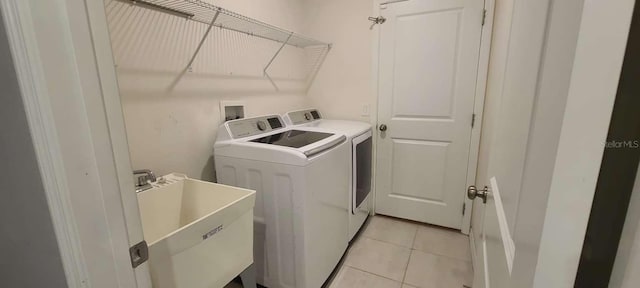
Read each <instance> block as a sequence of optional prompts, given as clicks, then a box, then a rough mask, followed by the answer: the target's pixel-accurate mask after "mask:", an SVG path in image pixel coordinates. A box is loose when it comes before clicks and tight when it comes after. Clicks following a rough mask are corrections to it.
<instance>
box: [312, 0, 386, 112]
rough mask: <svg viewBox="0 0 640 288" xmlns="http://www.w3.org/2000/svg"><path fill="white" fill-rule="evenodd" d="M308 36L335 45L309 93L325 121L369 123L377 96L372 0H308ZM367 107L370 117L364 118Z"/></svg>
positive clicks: (375, 30) (314, 105)
mask: <svg viewBox="0 0 640 288" xmlns="http://www.w3.org/2000/svg"><path fill="white" fill-rule="evenodd" d="M304 2H305V9H304V10H305V21H306V22H305V29H304V30H303V32H304V33H306V34H308V35H309V36H312V37H316V38H318V39H324V40H326V41H329V42H331V43H333V48H332V49H331V51H330V52H329V54H328V56H327V58H326V60H325V62H324V64H323V66H322V68H321V69H320V71H319V73H318V75H317V76H316V79H315V81H314V82H313V84H312V86H311V88H310V89H309V92H308V97H309V101H310V103H309V104H310V105H311V106H313V107H316V108H318V109H319V110H320V111H321V112H322V113H323V116H324V117H325V118H334V119H349V120H360V121H369V118H370V115H374V114H375V113H376V112H375V110H374V109H375V104H376V101H377V99H376V95H375V93H374V91H373V89H374V86H373V84H372V81H373V78H372V68H371V67H372V65H373V64H372V44H373V42H372V41H373V37H374V36H375V33H377V28H375V29H374V30H369V26H370V25H371V22H369V21H368V20H367V17H369V16H377V14H376V13H378V12H377V11H373V6H374V3H373V2H374V1H372V0H349V1H340V0H305V1H304ZM363 105H368V106H369V113H370V115H363V111H362V108H363Z"/></svg>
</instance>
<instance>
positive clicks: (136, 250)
mask: <svg viewBox="0 0 640 288" xmlns="http://www.w3.org/2000/svg"><path fill="white" fill-rule="evenodd" d="M129 256H130V257H131V267H133V268H136V267H138V266H139V265H140V264H142V263H144V262H147V260H149V247H148V246H147V241H144V240H142V241H141V242H139V243H138V244H136V245H133V246H131V248H129Z"/></svg>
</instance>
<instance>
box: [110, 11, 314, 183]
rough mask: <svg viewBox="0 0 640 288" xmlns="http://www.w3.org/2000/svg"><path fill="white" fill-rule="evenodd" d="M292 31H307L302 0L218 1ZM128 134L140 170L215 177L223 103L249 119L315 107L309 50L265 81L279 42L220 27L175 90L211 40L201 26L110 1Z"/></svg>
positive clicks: (292, 56) (286, 55)
mask: <svg viewBox="0 0 640 288" xmlns="http://www.w3.org/2000/svg"><path fill="white" fill-rule="evenodd" d="M211 2H212V3H213V4H217V5H220V6H221V7H224V8H226V9H229V10H232V11H234V12H238V13H242V14H244V15H247V16H249V17H254V18H256V19H259V20H262V21H265V22H268V23H270V24H273V25H277V26H280V27H282V28H285V29H290V30H292V31H300V30H301V29H302V20H303V12H302V9H303V7H302V4H303V3H302V1H298V0H274V1H260V0H242V1H232V0H218V1H211ZM106 11H107V17H108V20H109V28H110V35H111V39H112V47H113V52H114V58H115V62H116V66H117V73H118V81H119V86H120V93H121V98H122V104H123V110H124V116H125V121H126V126H127V136H128V141H129V148H130V153H131V161H132V164H133V168H134V169H141V168H149V169H152V170H154V171H156V173H157V174H159V175H163V174H167V173H170V172H181V173H186V174H187V175H189V176H190V177H194V178H200V179H205V180H213V179H214V171H213V168H214V164H213V157H212V155H213V144H214V141H215V137H216V132H217V129H218V126H219V125H220V124H221V120H220V119H221V115H220V109H219V102H220V101H221V100H232V101H238V100H239V101H244V102H245V103H246V105H247V106H246V110H247V111H246V115H247V116H256V115H262V114H271V113H278V114H280V113H284V112H286V111H288V110H294V109H300V108H304V107H306V106H307V101H306V97H305V88H304V85H302V81H298V80H300V79H302V78H303V77H304V75H303V74H304V73H303V72H304V70H303V69H304V66H303V64H304V61H305V55H304V51H302V50H301V49H296V48H290V47H286V48H285V49H284V50H283V54H282V56H281V57H278V58H277V60H276V61H275V62H274V66H273V69H270V72H271V75H272V76H274V78H276V79H279V80H276V82H277V83H278V86H279V87H280V88H281V89H280V91H276V90H275V89H274V87H273V86H272V85H271V84H270V83H269V82H268V81H267V80H266V79H265V78H264V77H263V76H262V69H263V67H264V65H265V64H266V63H267V62H268V61H269V59H270V58H271V56H272V55H273V54H274V53H275V51H276V50H277V49H278V48H279V44H278V43H275V42H272V41H268V40H262V39H258V38H255V37H251V36H247V35H243V34H239V33H235V32H231V31H227V30H221V29H219V28H214V29H213V30H212V32H211V34H210V36H209V38H207V41H206V42H205V44H204V46H203V47H202V50H201V52H200V54H199V55H198V57H197V58H196V60H195V62H194V65H193V67H192V68H193V71H192V72H186V74H185V75H184V77H183V78H181V79H180V81H178V82H177V84H176V85H175V86H173V87H172V83H174V82H175V80H176V79H177V78H176V77H177V75H178V74H179V73H180V72H181V71H182V69H184V68H185V65H186V64H187V63H188V60H189V58H190V57H191V55H192V53H193V51H195V49H196V47H197V44H198V42H199V41H200V39H201V37H202V35H204V33H205V30H206V28H207V27H206V26H207V25H204V24H201V23H196V22H193V21H185V20H183V19H180V18H178V17H175V16H172V15H168V14H165V13H159V12H156V11H152V10H149V9H143V8H139V7H133V6H130V5H128V4H123V3H121V2H115V1H112V0H107V1H106ZM321 40H322V39H321Z"/></svg>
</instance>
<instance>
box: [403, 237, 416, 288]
mask: <svg viewBox="0 0 640 288" xmlns="http://www.w3.org/2000/svg"><path fill="white" fill-rule="evenodd" d="M418 229H420V227H419V226H417V227H416V232H415V233H414V234H413V240H412V241H411V250H409V259H407V266H406V267H405V268H404V275H403V276H402V284H401V285H400V286H404V284H405V282H404V281H405V280H406V279H407V270H409V263H411V256H412V255H413V250H415V249H413V245H415V243H416V238H417V237H418ZM401 288H402V287H401Z"/></svg>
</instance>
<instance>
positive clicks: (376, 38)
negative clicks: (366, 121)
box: [369, 0, 380, 215]
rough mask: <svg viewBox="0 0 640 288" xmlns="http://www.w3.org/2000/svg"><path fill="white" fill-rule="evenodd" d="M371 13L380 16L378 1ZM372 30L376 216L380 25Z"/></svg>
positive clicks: (372, 208) (373, 189)
mask: <svg viewBox="0 0 640 288" xmlns="http://www.w3.org/2000/svg"><path fill="white" fill-rule="evenodd" d="M372 5H373V8H372V11H373V12H374V13H377V15H373V16H378V15H380V0H373V1H372ZM373 29H375V32H374V33H373V36H372V37H371V91H372V92H373V99H372V100H373V101H371V104H372V105H371V106H370V107H369V111H370V112H371V111H375V112H371V116H370V117H371V119H370V122H371V126H372V129H373V131H372V132H373V136H372V138H373V147H371V149H373V161H372V162H371V165H373V167H372V168H373V171H372V172H371V173H372V174H371V175H373V178H372V181H373V183H371V190H372V193H371V194H373V197H371V199H370V200H369V201H370V202H369V203H370V205H371V215H375V214H376V197H378V196H377V189H376V182H377V181H375V179H376V175H377V171H376V170H377V165H378V140H379V139H380V137H378V135H379V134H378V100H379V99H378V98H379V97H380V93H379V90H380V89H378V87H379V85H378V79H379V72H380V71H378V69H379V67H380V66H379V64H380V25H374V26H373Z"/></svg>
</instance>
